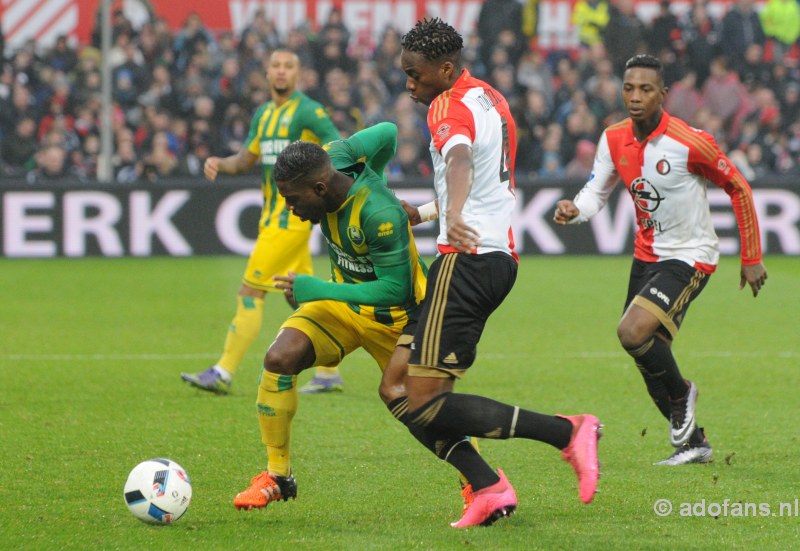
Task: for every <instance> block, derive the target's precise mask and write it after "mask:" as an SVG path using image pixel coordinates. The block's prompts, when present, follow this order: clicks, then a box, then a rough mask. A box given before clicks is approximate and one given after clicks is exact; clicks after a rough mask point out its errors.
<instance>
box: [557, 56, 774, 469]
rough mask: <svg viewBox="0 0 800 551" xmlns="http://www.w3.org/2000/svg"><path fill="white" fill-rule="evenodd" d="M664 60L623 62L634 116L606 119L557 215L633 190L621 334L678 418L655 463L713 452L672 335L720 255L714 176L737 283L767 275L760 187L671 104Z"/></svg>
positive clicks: (580, 215) (698, 458)
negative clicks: (588, 168)
mask: <svg viewBox="0 0 800 551" xmlns="http://www.w3.org/2000/svg"><path fill="white" fill-rule="evenodd" d="M666 91H667V90H666V87H665V86H664V79H663V73H662V67H661V63H660V62H659V61H658V59H656V58H654V57H652V56H649V55H637V56H634V57H632V58H631V59H629V60H628V62H627V63H626V65H625V75H624V79H623V91H622V95H623V100H624V102H625V106H626V108H627V110H628V114H629V115H630V118H628V119H625V120H624V121H621V122H619V123H617V124H614V125H612V126H610V127H608V128H607V129H606V130H605V132H603V135H602V137H601V138H600V142H599V144H598V149H597V154H596V156H595V161H594V167H593V169H592V175H591V177H590V178H589V182H588V183H587V184H586V185H585V186H584V187H583V189H582V190H581V191H580V192H579V193H578V195H577V196H576V197H575V199H574V201H570V200H562V201H559V202H558V204H557V205H556V212H555V217H554V220H555V221H556V222H557V223H559V224H571V223H576V222H584V221H586V220H588V219H589V218H591V217H592V216H594V215H595V214H596V213H597V212H598V211H599V210H600V209H601V208H603V206H604V205H605V204H606V201H607V200H608V197H609V195H610V194H611V192H612V190H613V189H614V187H615V186H616V184H617V182H618V181H619V180H622V182H623V183H624V184H625V187H626V188H627V189H628V191H629V193H630V194H631V198H632V199H633V202H634V205H635V208H636V216H637V224H638V230H637V232H636V239H635V246H634V254H633V266H632V268H631V275H630V280H629V284H628V296H627V299H626V302H625V313H624V314H623V316H622V319H621V320H620V323H619V326H618V327H617V335H618V336H619V340H620V343H621V344H622V346H623V347H624V348H625V350H626V351H627V352H628V354H630V355H631V356H632V357H633V359H634V361H635V362H636V365H637V367H638V368H639V370H640V371H641V373H642V376H643V377H644V381H645V384H646V385H647V390H648V392H649V394H650V396H651V397H652V398H653V401H654V402H655V404H656V406H657V407H658V409H659V411H661V413H662V414H663V415H664V417H666V418H667V419H669V420H670V443H671V444H672V445H673V446H674V447H675V452H674V453H673V454H672V456H670V457H669V458H668V459H665V460H664V461H660V462H658V463H656V464H657V465H684V464H687V463H707V462H709V461H711V456H712V450H711V445H710V444H709V443H708V440H707V439H706V436H705V432H704V431H703V429H702V428H700V427H699V426H698V425H697V421H696V419H695V403H696V401H697V387H696V386H695V385H694V383H692V382H691V381H688V380H685V379H684V378H683V376H682V375H681V373H680V370H679V369H678V365H677V363H676V362H675V358H674V357H673V355H672V348H671V345H672V340H673V339H674V338H675V336H676V335H677V333H678V330H679V328H680V325H681V322H682V321H683V318H684V316H685V314H686V310H687V309H688V307H689V304H690V303H691V302H692V300H694V299H695V297H697V296H698V295H699V294H700V292H701V291H702V290H703V288H704V287H705V285H706V283H707V282H708V277H709V276H710V275H711V274H712V273H713V272H714V270H715V269H716V266H717V263H718V262H719V246H718V245H719V240H718V239H717V235H716V233H715V232H714V226H713V225H712V223H711V213H710V210H709V205H708V199H707V198H706V187H707V186H708V184H709V182H710V183H713V184H714V185H717V186H719V187H721V188H722V189H724V190H725V192H726V193H727V194H728V195H729V196H730V199H731V203H732V204H733V211H734V213H735V215H736V220H737V222H738V224H739V234H740V238H741V242H742V247H741V258H742V268H741V274H740V284H739V288H740V289H743V288H744V286H745V285H746V284H747V285H750V287H751V289H752V291H753V296H754V297H755V296H757V295H758V292H759V290H761V288H762V287H763V285H764V283H765V282H766V280H767V271H766V269H765V268H764V264H763V263H762V261H761V238H760V236H759V231H758V219H757V217H756V211H755V207H754V205H753V194H752V191H751V190H750V186H749V185H748V183H747V182H746V181H745V179H744V177H742V175H741V174H740V173H739V171H738V170H737V169H736V167H735V166H734V165H733V163H731V161H730V160H729V159H728V158H727V157H726V156H725V154H724V153H722V151H720V149H719V147H718V146H717V144H716V142H715V141H714V138H713V137H712V136H711V135H710V134H708V133H706V132H703V131H702V130H698V129H696V128H692V127H690V126H689V125H688V124H686V123H685V122H684V121H682V120H680V119H678V118H676V117H672V116H670V115H669V114H668V113H667V112H666V111H664V109H663V103H664V97H665V95H666Z"/></svg>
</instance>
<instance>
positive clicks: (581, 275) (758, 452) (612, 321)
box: [0, 257, 800, 550]
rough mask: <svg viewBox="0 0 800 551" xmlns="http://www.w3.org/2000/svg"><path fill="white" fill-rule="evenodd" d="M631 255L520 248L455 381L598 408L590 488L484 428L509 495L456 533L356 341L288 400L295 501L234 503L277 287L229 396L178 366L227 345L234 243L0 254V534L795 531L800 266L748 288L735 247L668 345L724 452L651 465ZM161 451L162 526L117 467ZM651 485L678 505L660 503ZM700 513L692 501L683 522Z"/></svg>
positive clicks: (656, 423) (606, 539) (523, 444)
mask: <svg viewBox="0 0 800 551" xmlns="http://www.w3.org/2000/svg"><path fill="white" fill-rule="evenodd" d="M629 263H630V261H629V259H628V258H574V257H573V258H546V257H536V258H525V259H523V262H522V265H521V269H520V274H519V279H518V280H517V285H516V288H515V289H514V290H513V292H512V294H511V296H510V297H509V299H507V300H506V302H505V304H504V305H503V306H502V307H501V308H500V310H499V311H498V312H497V313H496V314H495V315H494V316H493V317H492V318H491V320H490V323H489V326H488V328H487V331H486V333H485V334H484V338H483V341H482V342H481V345H480V348H479V355H478V358H479V359H478V362H477V363H476V365H475V366H474V368H473V369H471V370H470V373H469V376H468V377H467V379H466V381H464V382H463V383H462V384H460V385H459V387H458V388H459V390H460V391H462V392H475V393H481V394H485V395H488V396H491V397H495V398H497V399H499V400H503V401H506V402H509V403H513V404H518V405H521V406H524V407H528V408H531V409H534V410H537V411H542V412H552V413H556V412H558V413H565V414H572V413H579V412H584V411H589V412H593V413H595V414H597V415H598V416H599V417H600V419H601V420H602V422H604V423H605V436H604V438H603V439H602V440H601V445H600V457H601V461H602V463H603V468H602V473H603V477H602V479H601V481H600V492H599V493H598V495H597V496H596V498H595V501H594V503H592V504H591V505H588V506H586V505H583V504H581V503H580V502H579V500H578V497H577V489H576V486H577V484H576V481H575V479H574V475H573V473H572V471H571V469H570V467H569V465H568V464H566V463H564V462H562V461H561V460H560V457H559V453H558V452H557V451H556V450H555V449H552V448H550V447H548V446H546V445H544V444H540V443H537V442H529V441H522V440H515V441H507V442H495V441H483V442H482V451H483V452H484V453H485V455H486V456H487V457H488V458H489V459H490V461H491V463H492V464H493V465H494V466H496V467H501V468H503V469H504V470H505V471H506V473H507V474H508V476H509V479H510V480H511V482H512V483H513V484H514V486H515V488H516V490H517V494H518V496H519V508H518V511H517V513H516V515H515V516H513V517H512V518H510V519H508V520H503V521H500V522H498V523H497V524H496V525H495V526H493V527H491V528H476V529H470V530H467V531H457V530H454V529H451V528H450V527H449V525H448V523H449V522H450V521H452V520H455V519H457V518H458V517H459V516H460V512H461V502H460V496H459V488H458V484H457V481H456V477H455V474H454V472H453V471H452V469H451V468H450V467H449V466H448V465H446V464H444V463H442V462H440V461H439V460H437V459H436V458H434V457H433V456H432V455H430V454H429V452H427V451H426V450H424V449H423V448H422V447H421V446H419V445H418V444H417V443H416V442H415V441H414V440H413V439H412V437H411V436H410V435H409V434H408V433H407V431H406V430H405V428H404V427H401V426H400V425H399V424H398V423H397V422H396V421H395V420H394V419H393V418H392V417H391V416H390V415H389V413H388V412H387V411H386V410H385V408H384V407H383V405H382V403H381V402H380V400H379V399H378V396H377V386H378V380H379V373H378V370H377V368H376V367H375V366H374V365H373V363H372V361H371V358H369V357H368V356H367V355H366V354H365V353H363V352H358V353H356V354H354V355H353V356H351V357H349V358H347V359H346V361H345V362H344V365H343V369H342V371H343V375H344V378H345V382H346V390H345V392H344V393H343V394H339V395H334V396H301V399H300V408H299V411H298V414H297V416H296V418H295V423H294V434H293V438H294V442H293V461H294V468H295V473H296V476H297V480H298V484H299V499H298V500H297V501H294V502H287V503H283V502H280V503H275V504H271V505H270V506H269V507H268V508H267V509H265V510H262V511H250V512H244V511H236V510H235V509H234V508H233V506H232V504H231V500H232V498H233V497H234V495H235V494H236V493H237V492H239V491H241V490H242V489H244V488H245V487H246V486H247V485H248V483H249V479H250V478H251V477H252V476H254V475H255V474H257V473H258V472H259V471H260V470H262V469H263V468H264V465H265V457H264V451H263V447H262V445H261V442H260V436H259V432H258V427H257V422H256V417H255V392H256V379H257V376H258V372H259V369H260V363H261V358H262V357H263V352H264V350H265V349H266V347H267V346H268V344H269V342H271V339H272V338H273V336H274V334H275V331H276V329H277V327H278V326H279V324H280V322H281V321H282V319H283V318H284V317H285V316H286V315H287V314H288V313H289V309H288V307H287V306H286V305H285V303H284V302H283V300H282V298H281V297H280V296H270V297H268V300H267V314H266V318H265V322H264V327H263V331H262V334H261V337H260V339H259V341H258V344H257V345H256V346H255V347H254V349H253V350H252V351H251V352H250V354H249V356H248V358H247V361H246V362H245V365H243V367H242V368H241V370H240V372H239V374H238V376H237V378H236V380H235V382H234V392H233V394H232V395H231V396H227V397H219V396H211V395H206V394H202V393H200V392H199V391H196V390H193V389H191V388H189V387H188V386H187V385H186V384H184V383H182V382H181V380H180V378H179V373H180V372H181V371H197V370H201V369H204V368H205V367H207V366H208V365H210V364H211V363H212V362H213V361H214V360H215V359H216V357H217V354H218V352H219V349H220V347H221V346H222V340H223V338H224V333H225V330H226V327H227V324H228V322H229V320H230V318H231V316H232V315H233V311H234V295H235V293H236V290H237V288H238V278H239V275H240V273H241V270H242V268H243V266H244V260H243V259H241V258H195V259H148V260H141V259H117V260H104V259H90V260H47V261H44V260H13V261H11V260H2V261H0V304H2V306H1V307H0V548H2V549H14V550H16V549H192V550H200V549H248V550H253V549H271V550H283V549H347V550H355V549H398V550H404V549H556V548H557V549H591V548H593V549H604V550H608V549H679V548H691V549H731V548H743V549H788V548H795V547H796V545H797V541H798V538H800V516H797V513H800V511H798V509H799V508H800V504H798V499H800V474H799V473H800V470H798V468H797V461H798V455H799V454H798V452H799V451H800V443H798V422H800V407H798V404H800V401H799V400H798V389H800V333H799V331H800V329H798V328H799V327H800V323H799V322H800V314H798V312H800V259H798V258H779V257H774V258H767V259H766V265H767V267H768V269H769V282H768V284H767V286H766V288H765V289H764V291H763V293H762V295H761V296H759V297H758V298H757V299H756V300H753V299H752V297H751V296H750V292H749V290H744V291H741V292H740V291H738V289H737V287H738V283H739V276H738V263H737V261H736V259H733V258H726V259H724V261H723V262H722V264H721V266H720V268H719V269H718V271H717V274H716V275H715V276H714V277H713V278H712V279H711V282H710V284H709V285H708V287H707V288H706V290H705V291H704V293H703V294H702V296H701V297H700V299H699V300H698V301H696V303H695V304H694V305H693V306H692V307H691V309H690V310H689V314H688V316H687V320H686V322H685V323H684V326H683V330H682V334H681V335H680V336H679V338H678V340H677V341H676V343H675V351H676V356H677V358H678V361H679V363H680V365H681V367H682V369H683V371H684V373H685V375H686V376H687V377H689V378H691V379H693V380H694V381H695V382H696V383H697V385H698V388H699V389H700V400H699V403H698V418H699V420H700V422H701V425H703V426H705V427H706V429H707V433H708V436H709V439H710V441H711V443H712V444H713V446H714V451H715V461H714V462H713V463H712V464H710V465H694V466H687V467H679V468H661V467H654V466H651V464H652V462H654V461H657V460H660V459H663V458H665V457H667V456H668V455H669V454H670V452H671V448H670V446H669V441H668V434H667V423H666V422H665V421H664V420H663V419H661V418H660V417H659V415H658V414H657V411H656V409H655V407H653V405H652V404H651V403H650V400H649V398H648V396H647V394H646V391H645V388H644V385H643V383H642V381H641V379H640V375H639V373H638V371H637V370H636V368H635V366H634V365H633V363H632V361H631V360H630V359H628V358H627V357H626V355H625V354H624V353H623V352H622V350H621V349H620V347H619V345H618V343H617V341H616V335H615V327H616V323H617V321H618V318H619V314H620V309H621V304H622V300H623V296H624V293H625V287H626V284H627V274H628V268H629ZM317 266H318V270H319V271H320V272H324V264H323V263H318V264H317ZM310 375H311V373H310V372H306V373H304V374H303V375H301V376H300V384H302V383H303V382H305V381H306V380H307V379H308V378H309V377H310ZM151 457H169V458H171V459H173V460H175V461H177V462H178V463H180V464H181V465H183V467H185V468H186V470H187V471H188V472H189V475H190V476H191V478H192V482H193V486H194V498H193V501H192V505H191V507H190V508H189V511H188V512H187V514H186V516H185V517H184V518H182V519H181V520H180V521H179V522H178V523H176V524H175V525H173V526H168V527H152V526H147V525H144V524H142V523H140V522H139V521H138V520H136V519H134V518H133V517H132V516H131V515H130V514H129V513H128V511H127V509H126V507H125V504H124V502H123V499H122V487H123V484H124V482H125V479H126V477H127V475H128V472H129V471H130V469H131V468H132V467H133V466H134V465H136V464H137V463H138V462H140V461H142V460H144V459H148V458H151ZM659 499H666V500H669V501H670V502H671V503H672V506H673V511H672V514H670V515H668V516H665V517H659V516H657V515H656V513H655V512H654V504H655V503H656V501H657V500H659ZM725 500H728V501H727V502H726V501H725ZM781 503H785V504H787V505H786V506H784V507H783V509H780V507H781V506H780V504H781ZM684 504H685V505H684ZM749 504H754V505H753V506H750V505H749ZM662 505H663V504H662ZM723 506H725V507H726V508H727V509H726V510H727V515H725V514H724V510H723V509H722V507H723ZM765 506H766V507H769V509H768V510H767V509H765V508H764V507H765ZM704 507H705V513H706V514H705V516H691V517H689V516H687V515H686V513H688V512H692V513H700V512H703V508H704ZM748 507H750V508H749V509H748ZM737 510H738V511H739V513H740V514H741V515H744V514H745V513H747V514H749V516H734V513H735V511H737ZM681 513H684V514H681ZM714 513H716V514H714ZM765 513H766V514H765ZM773 513H774V514H773ZM781 514H782V516H781Z"/></svg>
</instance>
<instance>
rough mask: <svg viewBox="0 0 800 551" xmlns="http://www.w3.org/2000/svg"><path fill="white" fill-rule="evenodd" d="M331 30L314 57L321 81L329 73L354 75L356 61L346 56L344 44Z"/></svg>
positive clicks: (334, 31) (335, 31)
mask: <svg viewBox="0 0 800 551" xmlns="http://www.w3.org/2000/svg"><path fill="white" fill-rule="evenodd" d="M337 33H338V31H337V30H335V28H331V29H330V30H329V31H328V33H327V34H326V35H325V36H324V37H323V39H322V40H321V41H320V43H319V51H318V53H317V55H316V57H315V62H316V63H315V67H316V69H317V71H318V72H319V74H320V76H321V77H322V80H325V79H326V76H327V74H328V73H329V72H331V71H333V70H337V69H338V70H341V71H344V72H345V73H347V74H348V75H350V76H354V75H355V74H356V68H357V64H356V61H355V60H354V59H353V58H351V57H349V56H348V55H347V50H346V44H347V43H346V42H344V41H343V40H342V39H341V37H340V36H339V35H338V34H337Z"/></svg>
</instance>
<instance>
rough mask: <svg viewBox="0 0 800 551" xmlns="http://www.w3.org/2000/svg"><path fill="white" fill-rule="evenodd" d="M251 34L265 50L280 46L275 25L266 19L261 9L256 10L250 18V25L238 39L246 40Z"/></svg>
mask: <svg viewBox="0 0 800 551" xmlns="http://www.w3.org/2000/svg"><path fill="white" fill-rule="evenodd" d="M251 34H253V35H255V39H256V41H257V42H258V43H259V44H261V45H262V46H264V49H266V50H274V49H275V48H277V47H278V46H280V45H281V39H280V37H279V36H278V30H277V29H276V28H275V24H274V23H273V22H272V21H271V20H270V19H267V15H266V13H264V9H263V8H258V9H257V10H256V11H255V13H254V14H253V15H252V16H251V19H250V24H249V25H248V26H247V27H245V28H244V30H243V31H242V34H241V35H240V38H241V39H242V40H246V39H247V38H248V36H249V35H251Z"/></svg>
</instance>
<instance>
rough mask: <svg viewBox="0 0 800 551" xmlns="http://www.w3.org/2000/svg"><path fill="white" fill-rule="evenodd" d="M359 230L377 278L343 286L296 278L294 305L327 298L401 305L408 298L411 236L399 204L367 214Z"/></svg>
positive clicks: (313, 279) (410, 290)
mask: <svg viewBox="0 0 800 551" xmlns="http://www.w3.org/2000/svg"><path fill="white" fill-rule="evenodd" d="M379 226H380V229H379ZM362 228H363V229H364V235H365V236H366V238H367V244H368V246H369V256H370V259H371V260H372V264H373V268H374V269H375V277H376V279H375V280H374V281H366V282H363V283H356V284H345V283H333V282H330V281H322V280H321V279H317V278H315V277H312V276H307V275H298V276H297V277H296V278H295V282H294V298H295V300H296V301H297V302H309V301H312V300H325V299H330V300H338V301H342V302H350V303H353V304H365V305H368V306H400V305H403V304H406V303H407V302H408V301H409V300H410V299H411V295H412V292H413V288H412V277H411V253H410V252H409V248H408V244H409V240H410V236H409V231H408V217H407V216H406V213H405V211H403V209H402V208H401V207H400V206H399V205H392V206H389V207H385V208H383V209H380V210H378V211H375V212H373V213H371V214H370V215H368V216H367V218H366V220H364V221H362Z"/></svg>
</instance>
